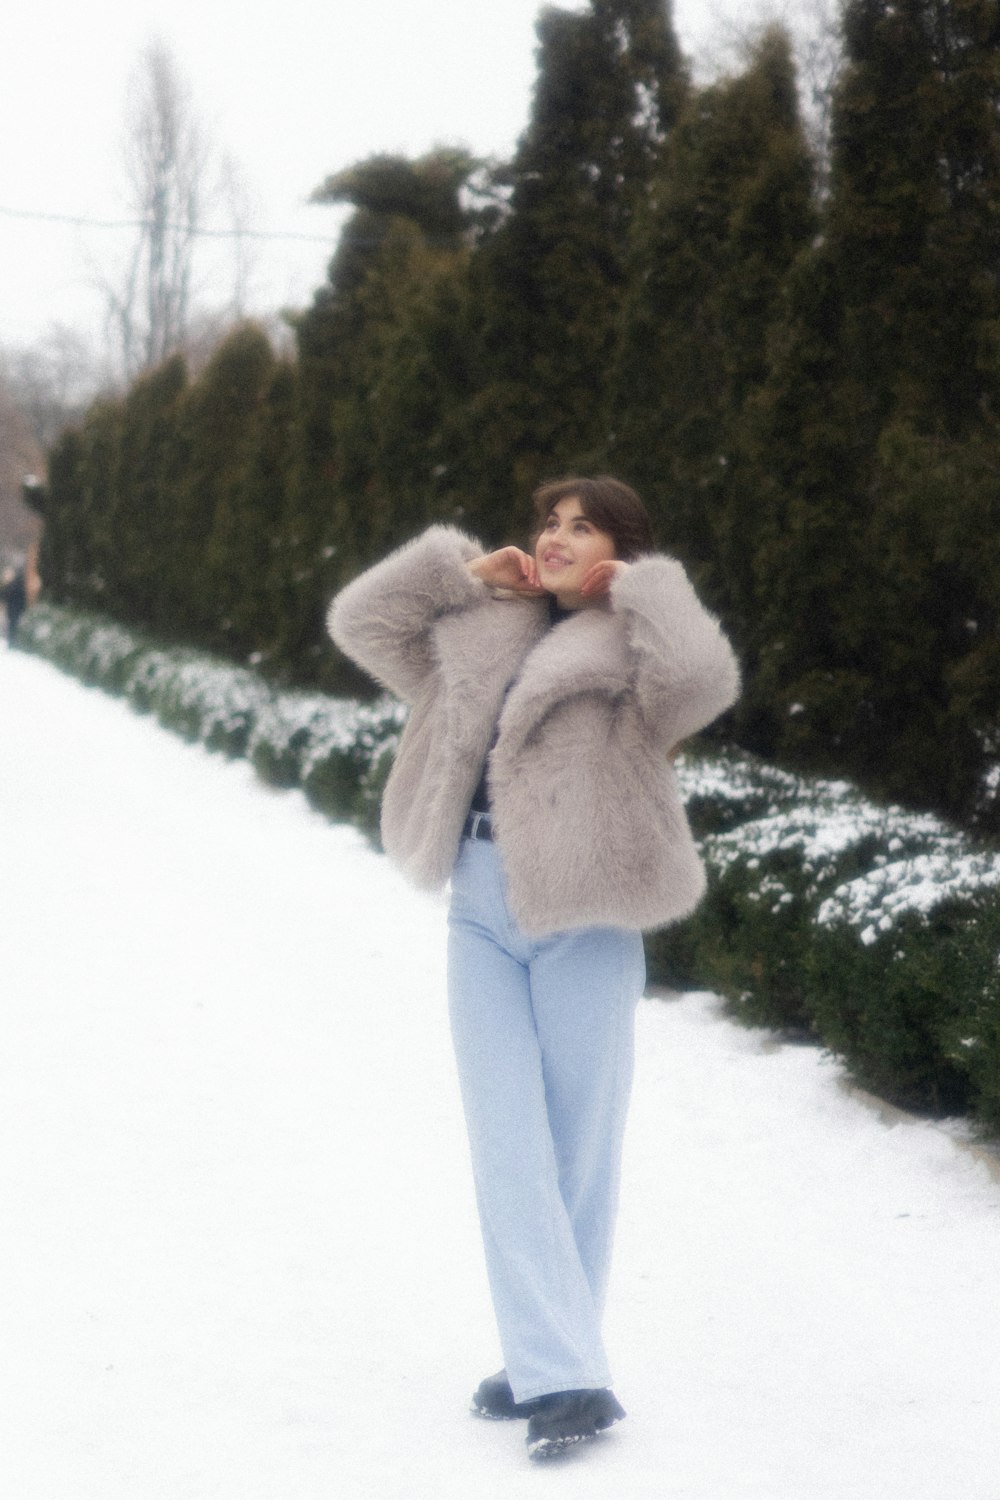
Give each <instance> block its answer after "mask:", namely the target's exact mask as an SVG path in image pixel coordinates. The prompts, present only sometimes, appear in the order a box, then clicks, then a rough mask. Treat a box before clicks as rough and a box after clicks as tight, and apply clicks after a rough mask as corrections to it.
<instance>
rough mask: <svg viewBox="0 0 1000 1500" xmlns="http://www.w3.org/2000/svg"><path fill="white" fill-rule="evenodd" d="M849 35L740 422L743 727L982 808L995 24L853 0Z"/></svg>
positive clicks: (771, 746)
mask: <svg viewBox="0 0 1000 1500" xmlns="http://www.w3.org/2000/svg"><path fill="white" fill-rule="evenodd" d="M845 28H846V44H847V66H846V68H845V70H844V73H843V77H842V80H841V83H840V86H839V89H838V92H837V95H836V99H835V107H834V118H833V142H832V146H833V157H832V170H831V183H830V189H831V192H830V200H829V203H828V204H827V206H826V210H825V214H824V224H823V234H822V236H821V238H820V239H819V240H818V241H817V242H816V244H815V245H814V246H812V247H811V248H810V249H809V250H807V251H806V252H804V254H803V256H802V257H801V258H800V260H799V262H798V263H797V265H796V266H795V267H794V269H793V271H792V274H791V276H790V278H789V280H788V283H787V288H786V313H785V317H784V320H783V324H782V326H781V327H780V328H779V329H778V330H777V332H776V334H775V335H774V337H773V340H772V345H771V350H772V352H771V358H770V361H769V365H770V368H769V372H768V378H767V380H766V382H765V383H764V385H763V386H762V388H761V389H760V391H759V392H758V393H757V395H756V397H755V398H754V402H753V404H752V408H751V412H750V420H749V422H748V424H747V430H746V438H745V453H746V459H745V472H746V474H747V477H748V481H749V482H750V483H751V485H752V487H753V489H754V490H755V492H756V494H757V496H758V504H759V507H760V512H761V519H760V542H759V544H758V545H757V546H756V547H755V548H754V549H753V550H754V558H753V572H754V575H755V601H756V607H755V612H754V625H753V629H752V631H751V632H750V633H749V634H748V637H747V646H748V656H749V665H750V667H751V672H750V689H749V692H748V694H747V696H746V699H745V700H744V704H743V706H742V709H741V715H740V719H739V730H740V732H741V733H742V734H743V736H744V738H745V739H747V740H749V741H751V742H752V743H754V744H756V745H758V746H759V747H760V748H761V749H763V750H765V751H767V752H768V753H770V754H777V755H779V756H781V757H784V758H788V757H794V758H795V759H797V760H798V761H799V763H800V764H805V765H811V766H814V767H817V768H820V769H824V768H829V767H831V766H839V767H843V768H844V769H846V770H848V771H849V772H850V773H851V774H854V775H856V776H859V777H861V778H862V779H863V780H864V782H865V783H866V784H867V785H869V786H871V787H873V788H875V789H876V790H877V791H878V792H880V793H881V794H884V795H892V796H898V797H905V798H908V799H909V800H912V801H917V802H920V803H922V804H924V805H931V806H936V807H940V808H942V809H945V810H947V811H949V812H950V813H952V814H954V815H958V816H961V817H963V818H972V817H980V818H983V817H984V816H985V812H984V808H983V800H984V799H983V792H982V787H983V777H984V775H985V774H986V773H987V772H988V769H989V764H990V762H989V759H988V757H989V756H990V755H992V754H993V753H994V752H992V751H990V750H989V749H988V748H987V739H988V738H989V735H988V731H987V726H986V725H985V724H984V722H983V720H984V717H985V716H984V715H983V713H982V707H983V704H982V698H981V697H980V692H981V689H980V687H979V686H978V684H981V682H982V667H983V664H984V662H986V661H988V660H990V659H991V656H992V649H993V643H994V641H995V638H996V635H995V618H994V616H993V613H992V610H991V607H990V602H989V601H990V599H991V596H992V595H993V590H994V585H993V575H994V574H995V570H996V563H995V560H994V559H995V556H996V546H997V542H996V538H997V531H996V528H995V525H993V526H992V531H990V521H991V520H992V511H993V508H994V507H995V504H996V502H995V498H994V496H995V490H996V486H995V484H994V482H993V478H992V474H991V472H990V471H991V469H992V467H993V462H994V461H993V457H992V455H993V454H994V453H995V452H996V432H997V413H998V403H1000V362H998V358H997V328H998V326H1000V325H998V317H1000V278H998V272H997V267H998V265H1000V239H998V236H1000V215H998V212H997V210H998V206H1000V127H998V103H1000V13H998V11H997V8H996V6H995V5H994V4H992V3H989V4H985V3H981V0H954V3H950V4H942V3H940V0H904V3H899V4H896V3H894V4H889V3H887V0H851V3H849V4H848V5H847V6H846V9H845ZM962 535H967V536H968V537H969V538H970V540H971V539H972V538H974V539H975V540H974V542H972V546H974V547H975V548H976V549H977V552H978V558H977V561H975V562H972V553H971V547H970V546H961V545H959V546H958V547H956V545H955V542H956V538H957V537H959V536H962ZM970 656H972V657H974V658H975V660H974V661H973V662H971V663H970V664H969V665H968V666H967V665H966V661H967V658H968V657H970ZM966 693H968V696H966ZM973 701H978V702H979V704H980V707H979V709H973V708H972V703H973ZM994 714H995V709H994ZM987 800H989V799H987Z"/></svg>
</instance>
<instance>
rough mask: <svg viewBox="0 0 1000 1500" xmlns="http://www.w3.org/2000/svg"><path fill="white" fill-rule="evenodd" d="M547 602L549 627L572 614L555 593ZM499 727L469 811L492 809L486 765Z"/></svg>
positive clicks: (495, 738)
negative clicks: (564, 607)
mask: <svg viewBox="0 0 1000 1500" xmlns="http://www.w3.org/2000/svg"><path fill="white" fill-rule="evenodd" d="M548 603H549V627H550V628H551V627H552V626H553V625H558V624H559V621H560V620H566V619H568V618H569V616H570V615H571V614H573V610H571V609H563V607H562V605H561V604H560V603H559V602H558V600H557V599H556V596H555V594H550V595H549V601H548ZM511 686H513V683H512V684H511ZM507 692H508V693H509V692H510V687H508V689H507ZM504 697H505V699H506V694H505V695H504ZM500 711H501V713H502V712H503V705H502V704H501V709H500ZM499 729H500V726H499V723H498V724H497V726H496V728H495V729H494V730H493V738H492V739H491V740H490V748H489V750H487V752H486V759H485V760H484V761H483V769H482V770H481V771H480V773H479V783H478V785H477V786H476V790H475V791H474V792H473V794H472V801H471V802H470V803H469V811H470V812H478V813H489V812H491V811H492V808H491V806H490V789H489V787H488V786H487V784H486V767H487V766H488V764H489V759H490V750H492V749H493V746H494V745H495V744H496V742H497V735H498V733H499Z"/></svg>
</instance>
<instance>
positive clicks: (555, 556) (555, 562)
mask: <svg viewBox="0 0 1000 1500" xmlns="http://www.w3.org/2000/svg"><path fill="white" fill-rule="evenodd" d="M542 562H543V563H544V564H545V566H546V567H547V568H568V567H571V566H572V564H571V563H570V560H569V558H568V557H562V556H560V554H559V553H558V552H546V553H545V554H544V556H543V557H542Z"/></svg>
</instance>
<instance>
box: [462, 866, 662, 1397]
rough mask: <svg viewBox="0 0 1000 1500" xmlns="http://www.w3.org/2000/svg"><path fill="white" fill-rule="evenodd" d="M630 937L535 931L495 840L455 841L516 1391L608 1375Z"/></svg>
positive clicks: (495, 1245)
mask: <svg viewBox="0 0 1000 1500" xmlns="http://www.w3.org/2000/svg"><path fill="white" fill-rule="evenodd" d="M644 984H645V961H644V957H643V947H642V938H641V935H640V933H638V932H637V931H633V930H632V929H628V928H617V927H589V928H578V929H572V930H569V931H566V932H560V933H555V934H552V935H550V936H546V937H542V938H531V937H527V936H525V934H524V933H523V932H522V931H521V929H520V928H519V926H518V924H517V922H516V921H515V920H514V918H513V917H512V916H511V913H510V910H509V908H508V904H507V897H506V888H505V879H504V873H503V868H502V865H501V861H500V857H499V853H498V850H497V848H496V846H495V845H494V844H493V843H491V842H488V841H486V840H479V839H469V838H466V839H463V840H462V845H461V849H460V852H459V857H458V861H457V864H456V866H455V871H454V875H453V877H452V898H451V911H450V916H449V943H448V989H449V1009H450V1014H451V1025H452V1036H453V1038H454V1045H455V1056H456V1059H457V1064H458V1074H459V1080H460V1085H461V1092H462V1101H463V1105H464V1108H465V1116H466V1122H467V1125H468V1132H469V1144H470V1149H471V1155H472V1168H473V1176H474V1180H475V1188H476V1198H477V1202H478V1206H479V1217H480V1224H481V1227H482V1235H483V1244H484V1248H485V1252H486V1267H487V1273H488V1276H489V1282H490V1290H491V1293H492V1297H493V1307H494V1311H495V1313H496V1319H497V1325H498V1328H499V1332H500V1343H501V1347H502V1349H503V1356H504V1362H505V1365H506V1369H507V1374H508V1377H509V1379H510V1383H511V1388H512V1390H513V1393H514V1398H515V1400H517V1401H529V1400H531V1399H533V1398H534V1397H535V1396H540V1395H544V1394H546V1393H547V1392H551V1391H563V1390H579V1389H586V1388H595V1387H601V1386H607V1385H610V1383H611V1376H610V1371H609V1369H608V1362H607V1357H606V1354H605V1351H604V1345H603V1341H602V1338H601V1327H600V1324H601V1313H602V1310H603V1306H604V1297H605V1291H606V1287H607V1279H608V1270H609V1266H610V1259H611V1247H612V1241H613V1237H614V1225H615V1217H616V1213H617V1207H618V1188H619V1177H620V1164H621V1153H622V1141H623V1137H624V1131H625V1118H626V1113H627V1110H628V1101H629V1094H630V1091H631V1084H632V1062H633V1038H634V1023H635V1007H636V1001H637V1000H638V999H639V997H640V995H641V994H642V991H643V987H644Z"/></svg>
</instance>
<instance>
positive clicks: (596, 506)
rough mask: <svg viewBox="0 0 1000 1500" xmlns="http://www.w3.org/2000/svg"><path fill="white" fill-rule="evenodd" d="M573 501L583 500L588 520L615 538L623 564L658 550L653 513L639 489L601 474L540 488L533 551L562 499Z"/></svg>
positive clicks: (535, 496) (534, 501)
mask: <svg viewBox="0 0 1000 1500" xmlns="http://www.w3.org/2000/svg"><path fill="white" fill-rule="evenodd" d="M570 498H573V499H575V500H579V502H580V509H581V510H582V511H583V514H584V515H585V516H586V518H587V520H588V521H590V522H591V524H592V525H594V526H596V527H597V529H598V531H603V532H605V533H606V534H607V535H608V536H610V537H611V540H612V541H613V542H614V544H615V557H617V558H619V559H620V560H621V561H622V562H635V560H636V558H637V557H643V556H644V555H645V554H646V553H648V552H652V551H654V550H655V547H656V543H655V542H654V540H653V523H652V522H651V521H650V519H649V512H648V511H647V509H646V507H645V506H644V505H643V503H642V501H641V500H640V499H639V496H638V495H637V494H636V492H635V490H633V489H632V488H631V487H630V486H629V485H627V484H624V483H623V482H622V481H621V480H620V479H612V477H611V475H610V474H599V475H598V476H597V478H595V479H578V478H573V477H571V476H568V477H567V478H565V479H550V480H547V481H546V483H545V484H542V485H539V487H538V489H537V490H536V491H535V493H534V494H533V495H532V497H531V503H532V505H533V507H534V511H535V527H534V531H533V532H532V535H531V546H532V550H534V547H535V544H536V543H537V541H538V538H539V537H540V536H541V534H542V532H543V531H544V529H545V523H546V521H547V520H548V518H549V516H550V515H551V514H552V511H553V510H554V509H555V507H556V506H557V505H558V504H559V502H560V500H569V499H570Z"/></svg>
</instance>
